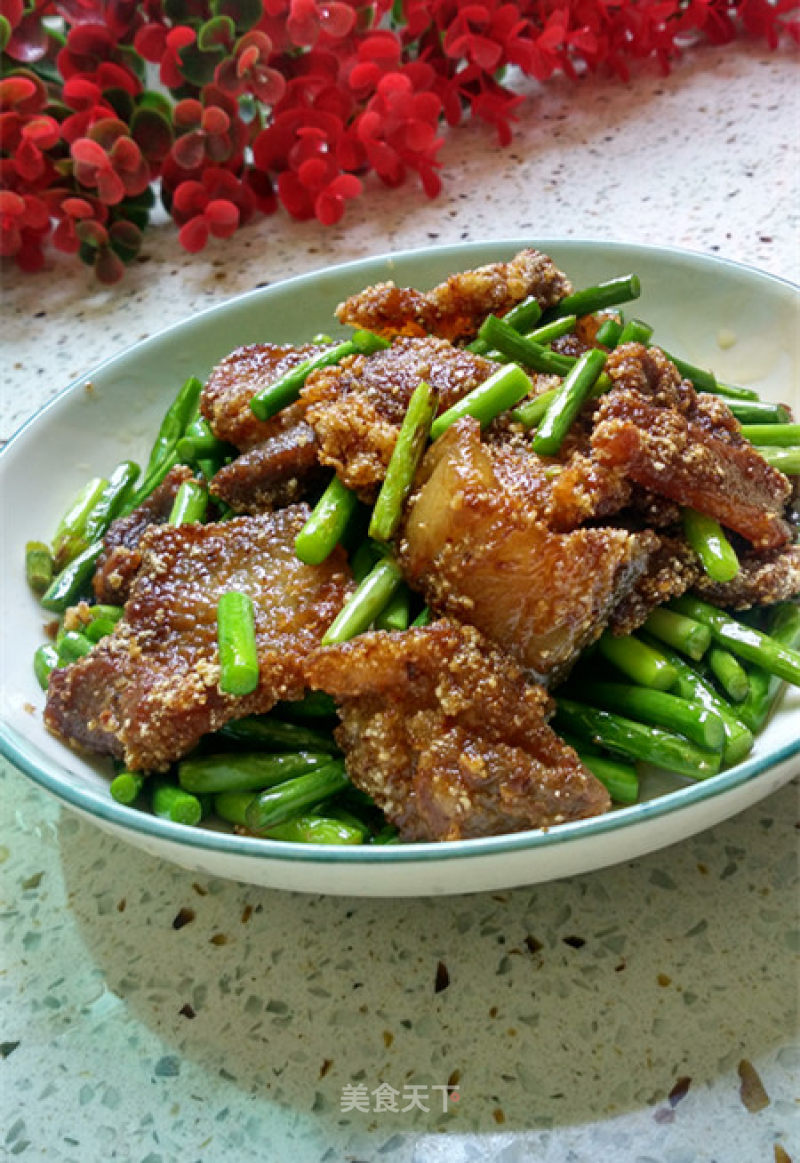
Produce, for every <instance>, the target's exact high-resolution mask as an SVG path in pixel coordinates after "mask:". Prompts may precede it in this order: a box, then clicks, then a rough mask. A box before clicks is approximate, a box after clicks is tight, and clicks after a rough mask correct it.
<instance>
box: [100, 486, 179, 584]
mask: <svg viewBox="0 0 800 1163" xmlns="http://www.w3.org/2000/svg"><path fill="white" fill-rule="evenodd" d="M193 476H194V473H193V472H192V470H191V469H190V468H187V466H186V465H185V464H178V465H176V466H175V468H173V469H170V471H169V472H168V473H167V475H166V476H165V477H164V479H163V481H162V482H161V484H160V485H159V486H158V487H157V488H156V489H154V490H153V492H152V493H151V494H150V496H149V497H148V498H147V499H146V500H145V501H143V502H142V504H141V505H139V506H138V508H136V509H134V511H133V512H132V513H130V514H129V515H128V516H127V517H118V518H117V520H116V521H112V522H111V525H110V526H109V527H108V531H107V532H106V535H105V537H104V538H103V552H102V554H101V556H100V559H99V560H98V562H97V568H96V569H95V572H94V577H93V578H92V588H93V590H94V596H95V598H96V599H97V601H98V602H104V603H105V604H106V605H109V606H121V605H123V604H124V603H125V602H126V601H127V600H128V594H129V593H130V588H131V584H132V583H133V579H134V578H135V577H136V574H137V573H138V571H139V566H140V564H141V561H142V555H141V553H140V552H139V542H140V541H141V539H142V536H143V534H144V532H145V530H146V529H148V528H149V527H150V526H151V525H163V524H164V522H165V521H166V520H167V519H168V518H169V515H170V513H171V512H172V506H173V504H174V501H175V497H176V496H177V494H178V489H179V488H180V487H181V485H182V484H183V482H184V481H188V480H191V479H192V477H193Z"/></svg>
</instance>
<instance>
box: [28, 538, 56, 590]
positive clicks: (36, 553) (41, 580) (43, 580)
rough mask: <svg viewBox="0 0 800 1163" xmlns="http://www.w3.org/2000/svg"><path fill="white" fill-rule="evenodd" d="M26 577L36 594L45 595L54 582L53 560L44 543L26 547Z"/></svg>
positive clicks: (36, 542) (31, 543) (32, 542)
mask: <svg viewBox="0 0 800 1163" xmlns="http://www.w3.org/2000/svg"><path fill="white" fill-rule="evenodd" d="M25 577H26V578H27V580H28V585H29V586H30V587H31V589H32V590H33V592H34V593H35V594H43V593H44V592H45V590H46V589H47V587H48V586H49V585H50V583H51V581H52V580H53V558H52V557H51V555H50V550H49V548H48V546H46V545H45V543H44V542H43V541H29V542H28V543H27V545H26V546H25Z"/></svg>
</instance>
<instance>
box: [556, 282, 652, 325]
mask: <svg viewBox="0 0 800 1163" xmlns="http://www.w3.org/2000/svg"><path fill="white" fill-rule="evenodd" d="M641 293H642V284H641V282H640V280H639V276H638V275H634V274H631V275H620V276H619V277H617V278H614V279H606V281H605V282H602V283H596V284H594V286H591V287H584V288H583V289H582V290H580V291H573V293H572V294H571V295H565V296H564V298H563V299H562V300H561V301H560V302H559V303H557V304H556V306H555V307H554V308H553V314H556V315H591V314H592V313H593V312H595V311H604V310H605V308H606V307H616V306H617V304H618V303H629V302H630V301H631V299H638V298H639V296H640V295H641Z"/></svg>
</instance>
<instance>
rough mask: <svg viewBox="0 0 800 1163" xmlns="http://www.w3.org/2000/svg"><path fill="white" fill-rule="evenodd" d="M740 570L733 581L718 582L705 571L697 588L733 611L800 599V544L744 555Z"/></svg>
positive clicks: (706, 596) (715, 601) (740, 560)
mask: <svg viewBox="0 0 800 1163" xmlns="http://www.w3.org/2000/svg"><path fill="white" fill-rule="evenodd" d="M739 562H740V569H739V573H738V574H737V575H736V577H735V578H734V579H733V581H729V582H714V581H712V580H711V578H710V577H708V575H707V574H704V573H701V574H700V576H699V577H698V578H697V580H696V581H695V583H694V587H693V588H694V590H695V592H696V593H698V594H700V595H701V597H703V598H705V599H706V601H709V602H712V603H713V604H714V605H715V606H723V607H724V608H726V609H729V610H747V609H749V608H750V607H751V606H771V605H772V604H773V603H774V602H786V601H791V599H793V598H800V545H787V546H785V547H784V548H783V549H774V550H771V551H770V552H768V553H750V554H743V555H740V558H739Z"/></svg>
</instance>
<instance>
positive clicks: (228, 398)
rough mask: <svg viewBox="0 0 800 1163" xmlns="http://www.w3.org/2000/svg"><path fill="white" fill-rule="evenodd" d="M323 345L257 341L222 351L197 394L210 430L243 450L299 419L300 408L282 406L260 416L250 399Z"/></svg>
mask: <svg viewBox="0 0 800 1163" xmlns="http://www.w3.org/2000/svg"><path fill="white" fill-rule="evenodd" d="M322 350H324V349H323V348H321V347H318V346H316V345H315V344H312V343H307V344H304V345H303V346H301V347H288V346H284V347H280V346H278V345H277V344H274V343H255V344H251V345H250V346H248V347H237V348H236V350H235V351H232V352H231V353H230V355H226V356H225V358H224V359H223V360H221V361H220V363H218V364H217V366H216V367H215V368H214V370H213V371H212V373H211V375H210V376H209V378H208V383H207V384H206V385H205V387H204V388H203V391H202V394H201V396H200V410H201V412H202V413H203V415H204V416H205V418H206V420H207V421H208V423H209V425H210V427H211V431H212V432H213V433H214V435H215V436H216V437H217V438H218V439H219V440H225V441H227V443H228V444H234V445H235V446H236V447H237V448H239V449H241V450H242V451H245V450H247V449H248V448H254V447H255V445H257V444H263V442H264V441H265V440H269V439H270V437H272V436H275V435H277V434H278V433H279V432H282V431H283V430H284V429H285V428H289V427H292V426H293V425H294V424H295V423H297V422H298V421H300V420H302V418H303V411H304V409H303V408H296V407H291V408H286V409H284V411H283V412H279V413H278V415H277V416H273V417H272V419H271V420H259V419H258V418H257V417H256V416H255V414H254V413H253V411H252V410H251V408H250V401H251V400H252V398H253V396H255V394H256V393H257V392H260V391H261V390H262V389H263V388H266V387H268V386H269V385H270V384H271V383H274V382H275V380H277V379H279V377H280V376H282V375H284V374H285V373H286V372H288V371H290V370H291V369H292V368H293V367H296V366H297V365H298V364H299V363H302V362H303V360H304V359H308V358H309V356H311V355H319V353H320V351H322Z"/></svg>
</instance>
